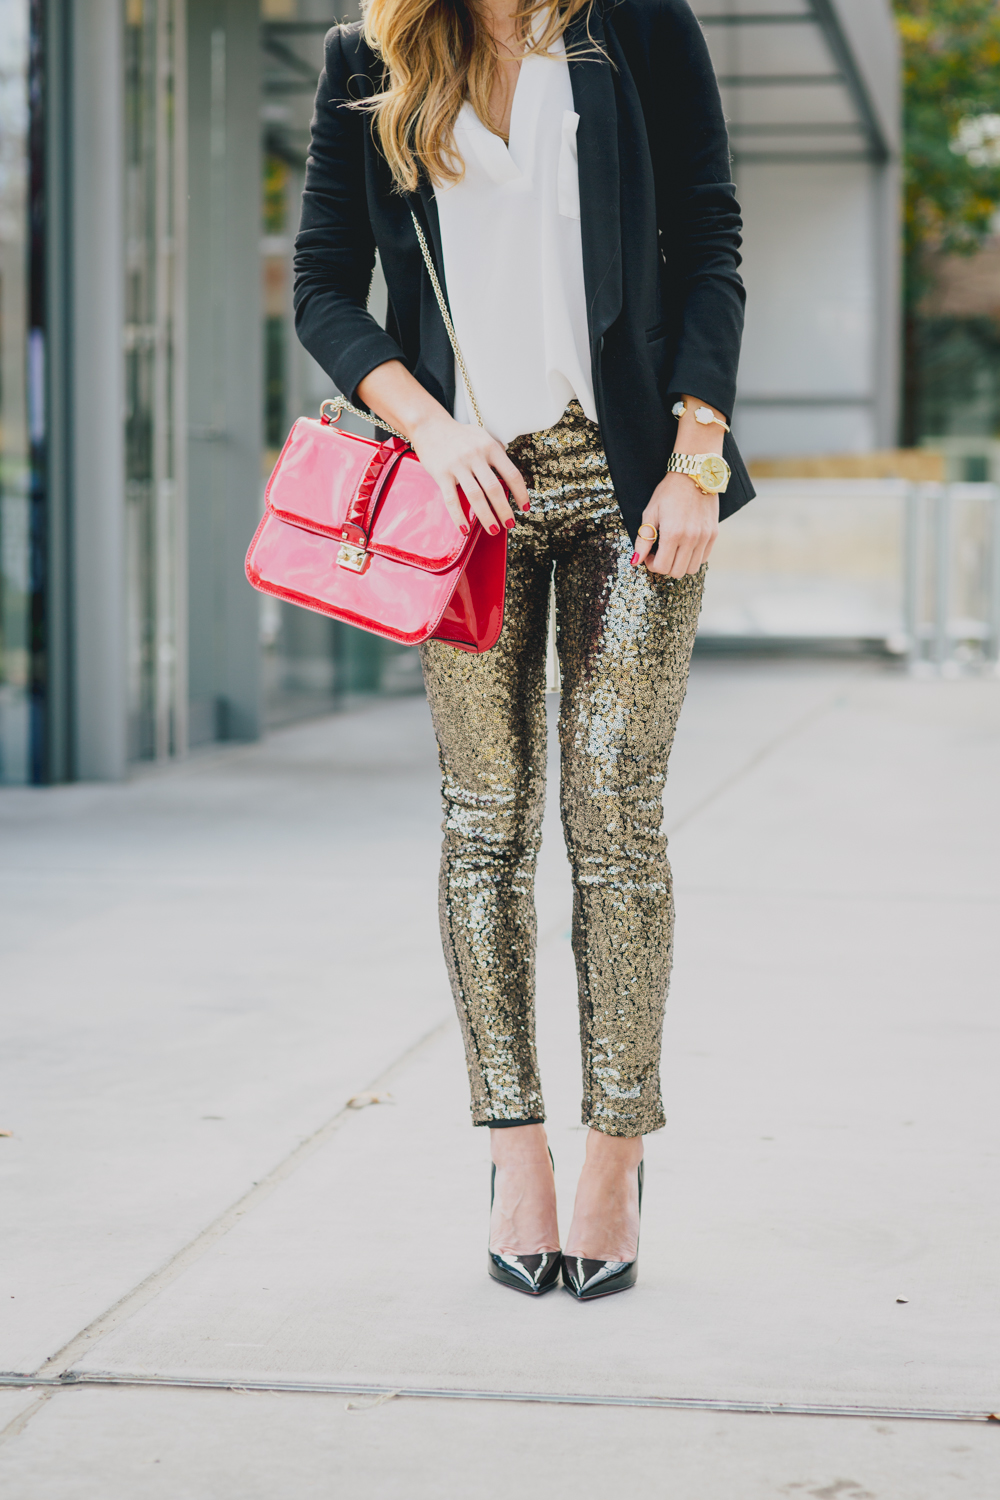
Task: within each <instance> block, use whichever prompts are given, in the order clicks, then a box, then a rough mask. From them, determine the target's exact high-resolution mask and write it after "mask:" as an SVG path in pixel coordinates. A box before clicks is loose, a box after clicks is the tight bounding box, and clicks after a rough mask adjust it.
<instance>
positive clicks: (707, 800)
mask: <svg viewBox="0 0 1000 1500" xmlns="http://www.w3.org/2000/svg"><path fill="white" fill-rule="evenodd" d="M845 691H846V685H845V684H843V683H841V684H840V686H839V687H838V688H837V691H836V692H835V693H831V694H830V696H829V697H828V698H824V699H823V701H822V703H817V704H814V705H813V707H812V708H811V709H809V711H808V713H804V714H803V715H802V717H801V718H800V719H796V720H794V722H793V723H791V724H789V725H788V726H787V727H786V728H784V729H782V730H781V731H780V732H779V733H778V734H776V735H775V736H774V738H773V739H770V740H768V741H767V743H766V744H764V745H762V746H761V747H760V749H759V750H755V751H754V753H753V755H751V756H749V757H748V759H747V760H745V761H744V762H743V764H742V765H741V766H738V767H737V769H736V770H735V771H731V772H730V773H729V775H728V776H724V777H723V778H722V780H721V781H720V782H719V784H718V786H716V787H714V788H713V790H712V791H710V792H708V793H707V794H706V796H704V797H702V799H701V801H700V802H696V803H695V805H694V807H691V808H689V809H688V811H687V812H686V813H682V814H681V816H680V817H679V818H678V819H677V821H676V823H671V824H670V826H669V827H668V829H667V834H668V835H669V837H670V838H673V836H674V834H676V833H679V832H680V830H681V829H682V828H686V827H687V825H688V824H689V823H692V822H693V821H694V819H695V818H697V817H700V815H701V814H702V813H703V812H704V811H705V809H706V808H708V807H711V805H712V803H713V802H717V801H718V799H719V798H720V797H723V796H725V794H726V792H728V791H730V790H731V789H732V788H733V787H734V786H737V785H738V784H739V783H740V782H741V781H742V780H743V778H744V777H745V776H749V774H750V772H751V771H755V770H756V769H757V767H758V766H759V765H761V764H762V762H763V761H765V760H767V758H768V756H769V755H772V754H773V753H774V751H775V750H778V749H780V748H781V746H782V745H785V744H787V743H788V741H789V740H793V739H794V738H795V736H796V735H797V734H800V733H801V731H802V730H803V729H806V728H808V726H809V725H810V724H811V723H813V721H814V720H815V719H818V718H821V717H822V715H823V714H825V713H828V712H829V710H830V709H831V708H834V707H836V705H837V704H838V703H839V702H841V701H842V700H843V697H844V693H845Z"/></svg>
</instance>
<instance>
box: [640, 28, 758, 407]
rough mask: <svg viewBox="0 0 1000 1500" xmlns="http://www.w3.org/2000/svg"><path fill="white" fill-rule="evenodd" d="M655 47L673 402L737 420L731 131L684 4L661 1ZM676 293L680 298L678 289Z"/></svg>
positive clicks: (736, 231) (738, 327)
mask: <svg viewBox="0 0 1000 1500" xmlns="http://www.w3.org/2000/svg"><path fill="white" fill-rule="evenodd" d="M657 11H658V14H657V17H656V23H655V25H654V27H653V33H652V37H651V41H652V45H651V47H650V59H649V60H650V73H651V80H652V84H653V87H652V90H651V93H652V97H653V98H654V100H656V101H657V105H656V106H654V109H655V114H654V121H655V124H654V126H653V129H651V131H650V151H651V154H652V158H653V174H654V179H655V182H656V205H657V223H658V227H659V230H660V245H661V248H662V252H663V262H664V263H663V267H662V272H661V274H662V275H663V276H664V278H665V284H664V302H665V304H669V303H670V302H673V303H674V304H675V305H676V304H677V303H678V301H679V304H680V319H679V329H678V332H679V338H678V344H677V358H676V361H675V364H674V370H673V374H672V376H671V378H670V393H671V394H670V398H669V399H670V400H673V399H674V397H675V396H680V395H684V394H688V395H691V396H694V397H696V398H697V399H699V400H701V401H707V402H709V403H710V404H711V405H712V406H714V407H716V409H717V410H719V411H721V412H724V413H725V414H726V416H727V417H731V415H732V411H733V406H734V403H735V399H736V373H737V368H738V365H739V353H740V342H741V339H742V336H743V309H744V304H745V301H746V292H745V289H744V286H743V281H742V278H741V277H740V274H739V266H740V261H741V256H740V246H741V244H742V238H741V233H740V231H741V229H742V227H743V225H742V220H741V217H740V206H739V204H738V202H737V201H736V188H735V185H734V183H733V182H732V181H731V177H732V163H731V159H730V153H729V136H728V132H727V130H726V121H725V116H724V115H723V112H722V100H721V98H720V96H719V87H718V84H717V83H716V79H715V70H714V68H713V66H712V60H711V57H710V56H709V52H708V46H707V44H706V41H705V36H704V33H703V31H702V29H701V26H700V25H699V23H698V21H697V19H696V18H695V16H694V14H693V13H692V11H691V7H690V6H689V5H688V4H687V3H686V0H661V3H660V5H659V6H658V7H657ZM678 294H679V295H678Z"/></svg>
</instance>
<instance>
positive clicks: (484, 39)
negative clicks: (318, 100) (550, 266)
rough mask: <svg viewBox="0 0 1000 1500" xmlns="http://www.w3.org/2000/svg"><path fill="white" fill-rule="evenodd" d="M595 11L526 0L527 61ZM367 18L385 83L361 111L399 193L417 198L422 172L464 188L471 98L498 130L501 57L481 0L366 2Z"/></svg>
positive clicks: (558, 1)
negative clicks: (462, 127)
mask: <svg viewBox="0 0 1000 1500" xmlns="http://www.w3.org/2000/svg"><path fill="white" fill-rule="evenodd" d="M592 4H593V0H520V4H519V7H518V9H517V11H516V13H515V16H514V27H515V35H516V36H517V37H519V38H520V39H521V40H522V41H523V42H524V43H525V54H527V53H529V52H540V53H545V52H548V50H549V49H550V48H551V47H552V46H553V45H554V44H555V43H556V42H557V41H558V40H559V38H560V37H561V36H562V34H563V32H564V31H565V30H566V28H567V26H568V25H569V24H570V22H571V21H572V20H573V19H574V17H575V16H577V15H579V13H580V11H584V10H585V11H589V10H590V7H591V5H592ZM362 19H363V29H364V38H365V41H366V42H367V43H368V45H369V47H370V48H371V49H372V51H373V52H374V53H375V55H376V56H377V57H379V58H381V60H382V63H383V65H384V67H385V82H384V86H383V88H382V90H381V92H379V93H376V94H374V95H373V96H371V97H370V98H367V99H359V100H357V101H356V103H355V104H354V108H356V109H364V110H367V111H368V112H370V113H371V114H372V116H373V117H374V121H375V124H376V126H377V131H378V140H379V143H380V145H381V148H382V152H383V154H384V156H385V159H386V161H387V162H388V163H389V168H390V170H391V172H392V175H393V178H394V179H395V183H396V186H397V188H399V189H400V190H401V191H402V192H407V193H412V192H415V191H416V188H417V186H418V183H419V180H420V170H421V167H422V168H423V169H424V171H425V172H426V173H427V175H428V177H430V179H431V181H432V182H434V183H436V184H439V185H443V184H445V183H454V182H458V181H460V179H461V177H462V170H463V168H462V161H461V158H460V157H459V156H458V154H457V152H456V150H455V145H454V125H455V120H456V118H457V116H458V112H459V110H460V109H461V108H462V105H463V104H464V102H465V100H466V99H468V100H469V102H470V103H471V105H472V107H473V109H474V110H475V111H476V114H477V115H478V116H479V118H480V119H481V120H482V122H483V124H484V125H487V126H488V127H489V128H490V129H491V130H494V131H496V124H495V122H494V121H493V120H492V119H491V117H490V99H491V97H492V94H493V85H494V82H495V80H496V75H497V68H498V66H499V61H500V55H499V50H498V48H497V44H496V42H495V41H494V39H493V35H492V33H491V31H490V29H489V27H488V26H487V25H486V22H485V20H484V19H483V17H482V15H481V14H480V12H479V10H478V8H477V6H476V3H475V0H363V6H362ZM536 28H537V30H536ZM529 39H530V40H529Z"/></svg>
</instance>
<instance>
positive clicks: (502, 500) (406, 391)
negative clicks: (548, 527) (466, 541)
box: [358, 359, 531, 536]
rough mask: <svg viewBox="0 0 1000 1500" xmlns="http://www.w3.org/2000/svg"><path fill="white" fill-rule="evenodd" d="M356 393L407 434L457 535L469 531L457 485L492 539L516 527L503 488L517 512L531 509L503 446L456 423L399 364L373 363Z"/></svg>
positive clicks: (479, 430)
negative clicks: (433, 484) (372, 368)
mask: <svg viewBox="0 0 1000 1500" xmlns="http://www.w3.org/2000/svg"><path fill="white" fill-rule="evenodd" d="M358 395H359V396H360V397H361V399H362V401H363V402H364V403H365V405H366V406H367V407H369V409H370V410H371V411H373V412H377V413H378V415H379V416H380V417H384V418H385V420H386V421H387V422H391V423H392V425H393V427H398V428H399V430H400V432H405V433H406V435H407V437H408V438H409V440H410V444H411V446H412V448H413V451H414V453H415V454H416V455H417V457H418V458H419V460H420V462H421V463H422V464H423V466H424V468H425V469H426V470H427V472H428V474H430V476H431V478H432V479H434V480H435V481H436V482H437V486H438V489H439V490H440V491H441V494H442V496H443V497H444V503H445V506H446V507H447V510H448V514H449V515H450V516H451V519H452V520H453V521H454V523H455V525H456V526H457V527H458V529H459V531H463V532H468V530H469V527H468V523H467V521H466V519H465V515H464V513H463V511H462V505H461V501H460V500H459V498H458V490H459V487H461V490H462V493H463V494H464V496H465V498H466V500H468V502H469V505H470V507H471V508H472V511H473V514H474V515H476V516H478V518H479V520H480V521H481V522H482V524H483V526H485V528H486V530H487V531H489V532H490V533H492V534H493V535H494V536H495V535H496V534H497V533H498V532H499V530H500V527H501V526H507V527H508V528H509V527H511V526H513V524H514V513H513V511H512V510H511V508H510V505H509V504H508V501H507V496H506V494H505V493H504V487H503V486H504V484H505V485H506V486H507V489H508V490H509V491H510V495H511V499H512V500H513V501H514V504H515V505H516V506H517V508H518V510H530V509H531V504H530V501H529V500H528V490H527V486H526V485H525V483H524V480H523V478H522V477H521V474H520V471H519V470H518V469H517V468H516V466H515V465H514V464H513V463H512V462H511V460H510V459H509V458H508V457H507V450H506V448H505V447H504V445H503V443H498V442H497V440H496V438H494V437H490V434H489V433H488V432H487V431H486V430H485V429H484V428H482V427H468V426H466V424H465V423H464V422H456V421H455V418H454V417H453V416H452V415H451V413H450V412H447V411H445V409H444V407H443V406H442V405H441V403H440V401H435V399H434V397H433V396H432V395H431V394H430V393H429V392H428V391H425V390H424V388H423V386H422V385H421V384H420V382H419V381H418V380H415V379H414V378H413V376H412V375H411V374H410V372H409V370H408V369H407V368H406V366H405V365H404V364H401V363H400V361H399V360H397V359H391V360H388V361H387V362H386V363H385V364H383V365H376V367H375V369H374V370H371V371H370V372H369V373H368V374H367V375H366V376H365V378H364V380H362V381H361V383H360V385H359V386H358ZM497 476H499V478H498V477H497ZM501 480H503V484H501V483H500V481H501Z"/></svg>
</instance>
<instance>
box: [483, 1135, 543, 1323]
mask: <svg viewBox="0 0 1000 1500" xmlns="http://www.w3.org/2000/svg"><path fill="white" fill-rule="evenodd" d="M549 1161H552V1152H551V1151H550V1152H549ZM552 1165H553V1167H554V1166H555V1162H552ZM496 1182H497V1169H496V1163H494V1164H493V1170H492V1172H491V1174H490V1211H491V1212H492V1209H493V1195H494V1192H495V1190H496ZM561 1266H562V1252H561V1251H559V1250H541V1251H539V1253H538V1254H537V1255H515V1254H514V1252H513V1251H512V1250H488V1251H487V1258H486V1269H487V1271H488V1273H489V1275H490V1276H491V1277H492V1279H493V1280H494V1281H499V1283H500V1285H501V1286H509V1287H511V1288H512V1289H513V1290H514V1291H515V1292H524V1294H525V1296H527V1297H543V1296H544V1295H545V1293H546V1292H551V1291H552V1289H553V1287H557V1286H558V1285H559V1271H560V1268H561Z"/></svg>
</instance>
